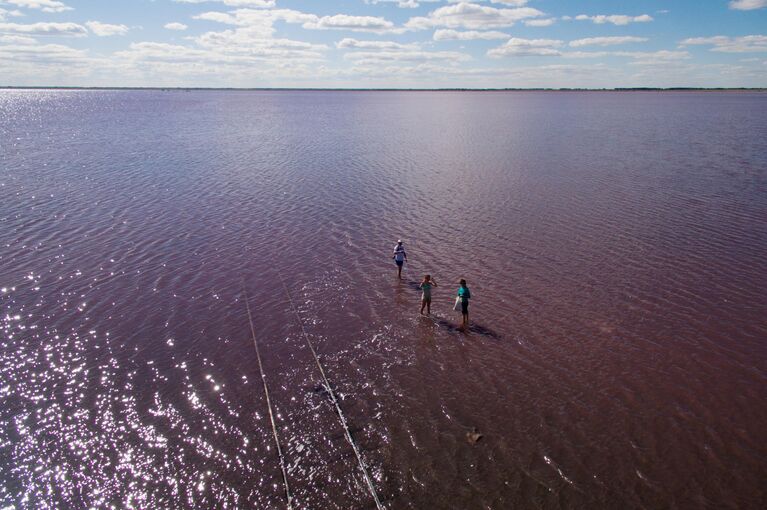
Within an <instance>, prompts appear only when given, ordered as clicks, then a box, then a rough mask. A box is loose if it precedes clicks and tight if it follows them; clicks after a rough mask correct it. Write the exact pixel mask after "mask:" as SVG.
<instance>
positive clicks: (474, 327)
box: [423, 315, 501, 340]
mask: <svg viewBox="0 0 767 510" xmlns="http://www.w3.org/2000/svg"><path fill="white" fill-rule="evenodd" d="M423 317H424V318H425V319H429V320H431V321H432V322H434V324H436V325H437V326H439V327H440V328H442V329H444V330H446V331H448V332H450V333H454V332H457V333H463V334H467V333H474V334H476V335H482V336H484V337H487V338H492V339H493V340H500V339H501V335H499V334H498V333H496V332H495V331H493V330H492V329H490V328H488V327H485V326H482V325H481V324H476V323H471V324H469V327H468V328H465V329H464V328H462V327H461V326H460V325H459V324H457V323H456V322H454V321H451V320H448V319H445V318H444V317H439V316H436V315H424V316H423Z"/></svg>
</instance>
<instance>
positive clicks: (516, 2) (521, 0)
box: [450, 0, 527, 7]
mask: <svg viewBox="0 0 767 510" xmlns="http://www.w3.org/2000/svg"><path fill="white" fill-rule="evenodd" d="M450 1H451V2H453V3H457V2H460V1H461V0H450ZM490 3H493V4H505V5H513V6H514V7H522V6H523V5H525V4H526V3H527V0H490Z"/></svg>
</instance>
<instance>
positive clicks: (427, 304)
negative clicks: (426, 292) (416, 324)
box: [422, 299, 431, 315]
mask: <svg viewBox="0 0 767 510" xmlns="http://www.w3.org/2000/svg"><path fill="white" fill-rule="evenodd" d="M422 311H423V310H422ZM426 315H431V299H430V300H428V301H427V302H426Z"/></svg>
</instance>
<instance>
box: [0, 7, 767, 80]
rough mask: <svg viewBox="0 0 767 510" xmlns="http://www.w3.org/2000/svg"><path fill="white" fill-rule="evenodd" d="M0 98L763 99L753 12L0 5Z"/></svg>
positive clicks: (764, 54)
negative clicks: (210, 91)
mask: <svg viewBox="0 0 767 510" xmlns="http://www.w3.org/2000/svg"><path fill="white" fill-rule="evenodd" d="M0 85H24V86H34V85H45V86H159V87H163V86H179V87H361V88H365V87H407V88H410V87H413V88H433V87H470V88H503V87H554V88H558V87H608V88H609V87H674V86H685V87H767V0H674V1H671V0H666V1H663V0H635V1H631V2H629V1H618V0H613V1H607V0H471V1H469V0H464V1H460V0H327V1H325V0H313V1H310V0H114V1H103V0H0Z"/></svg>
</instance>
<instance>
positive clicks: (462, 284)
mask: <svg viewBox="0 0 767 510" xmlns="http://www.w3.org/2000/svg"><path fill="white" fill-rule="evenodd" d="M458 283H460V284H461V287H466V280H464V279H463V278H461V281H459V282H458Z"/></svg>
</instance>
